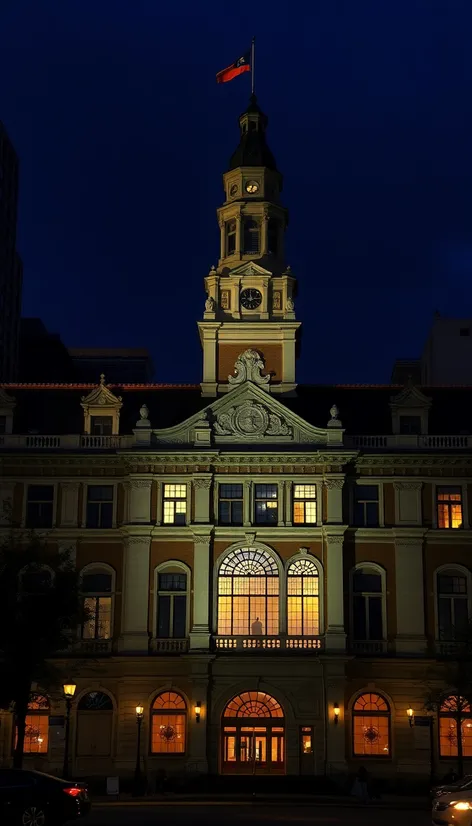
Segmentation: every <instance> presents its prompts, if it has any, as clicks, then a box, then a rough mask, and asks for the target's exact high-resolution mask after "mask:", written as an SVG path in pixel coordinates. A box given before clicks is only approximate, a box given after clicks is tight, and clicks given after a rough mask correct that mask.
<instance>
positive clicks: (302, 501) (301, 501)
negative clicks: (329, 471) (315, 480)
mask: <svg viewBox="0 0 472 826" xmlns="http://www.w3.org/2000/svg"><path fill="white" fill-rule="evenodd" d="M293 524H294V525H316V485H294V486H293Z"/></svg>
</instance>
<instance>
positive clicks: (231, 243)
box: [226, 221, 236, 255]
mask: <svg viewBox="0 0 472 826" xmlns="http://www.w3.org/2000/svg"><path fill="white" fill-rule="evenodd" d="M235 251H236V221H228V223H227V224H226V255H232V254H233V253H234V252H235Z"/></svg>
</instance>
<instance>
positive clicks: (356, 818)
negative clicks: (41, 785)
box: [84, 803, 431, 826]
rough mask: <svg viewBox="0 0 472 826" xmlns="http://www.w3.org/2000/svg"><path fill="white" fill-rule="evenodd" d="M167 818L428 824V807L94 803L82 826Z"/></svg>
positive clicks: (211, 822)
mask: <svg viewBox="0 0 472 826" xmlns="http://www.w3.org/2000/svg"><path fill="white" fill-rule="evenodd" d="M162 822H164V823H166V822H171V823H172V826H189V823H190V822H191V823H192V826H200V824H201V826H221V824H222V823H224V824H225V826H236V824H243V826H252V824H260V826H272V824H274V826H283V824H290V823H295V824H297V826H304V824H310V823H313V824H320V826H323V824H326V826H329V824H338V823H339V824H349V826H378V824H379V823H380V822H382V826H398V824H400V823H403V824H406V826H430V824H431V814H430V812H429V811H426V810H425V811H416V810H408V811H407V810H405V809H400V810H398V809H396V810H395V809H390V810H389V809H385V808H377V807H374V806H373V807H372V808H369V807H359V808H356V807H355V806H353V807H352V808H351V807H345V808H341V807H336V806H333V807H331V806H324V807H323V806H303V807H301V806H297V805H294V806H287V805H285V804H284V805H283V806H277V805H273V804H272V805H270V804H268V805H264V804H261V805H251V804H242V805H241V804H232V805H228V804H223V805H220V804H211V805H208V804H206V803H205V804H203V805H200V804H194V803H189V804H187V805H158V806H152V805H147V804H138V805H123V806H119V805H118V806H107V805H104V806H97V807H96V808H95V809H94V811H93V813H92V814H91V815H90V817H89V818H87V819H86V820H85V821H84V826H151V824H157V823H159V824H162Z"/></svg>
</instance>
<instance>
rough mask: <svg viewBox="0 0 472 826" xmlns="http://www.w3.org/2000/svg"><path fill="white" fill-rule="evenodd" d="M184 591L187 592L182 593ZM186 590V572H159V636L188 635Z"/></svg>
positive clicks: (175, 636)
mask: <svg viewBox="0 0 472 826" xmlns="http://www.w3.org/2000/svg"><path fill="white" fill-rule="evenodd" d="M182 591H184V592H185V593H182ZM186 591H187V575H186V574H174V573H172V574H159V580H158V595H157V636H158V637H161V638H165V639H172V638H174V639H182V638H184V637H185V636H186V635H187V593H186ZM179 592H180V593H179Z"/></svg>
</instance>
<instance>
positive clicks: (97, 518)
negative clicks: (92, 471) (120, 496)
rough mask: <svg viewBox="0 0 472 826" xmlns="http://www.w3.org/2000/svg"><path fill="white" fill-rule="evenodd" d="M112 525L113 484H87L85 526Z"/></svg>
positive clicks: (105, 526) (102, 526)
mask: <svg viewBox="0 0 472 826" xmlns="http://www.w3.org/2000/svg"><path fill="white" fill-rule="evenodd" d="M111 527H113V485H88V486H87V528H111Z"/></svg>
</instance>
